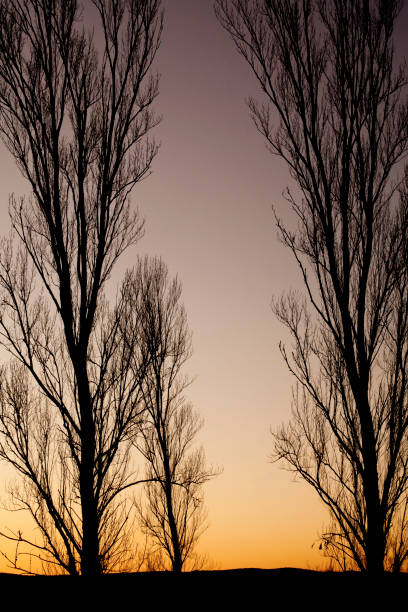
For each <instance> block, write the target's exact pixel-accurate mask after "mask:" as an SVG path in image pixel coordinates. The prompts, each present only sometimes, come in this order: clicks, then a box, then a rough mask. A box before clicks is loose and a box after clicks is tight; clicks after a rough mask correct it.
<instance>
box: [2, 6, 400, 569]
mask: <svg viewBox="0 0 408 612" xmlns="http://www.w3.org/2000/svg"><path fill="white" fill-rule="evenodd" d="M212 5H213V3H212V0H163V6H164V9H165V22H164V32H163V38H162V45H161V48H160V50H159V53H158V57H157V62H156V69H157V70H158V72H159V73H160V74H161V80H160V95H159V98H158V99H157V103H156V111H157V112H158V113H159V114H160V115H162V117H163V119H162V122H161V124H160V126H159V127H158V128H157V129H156V130H155V137H156V138H157V140H159V141H160V142H161V148H160V151H159V154H158V157H157V158H156V160H155V162H154V164H153V172H152V174H151V176H149V177H148V178H147V179H146V180H144V181H143V183H141V184H139V185H137V186H136V188H135V189H134V191H133V193H132V201H133V202H134V203H135V205H138V206H139V207H140V210H141V211H142V213H143V215H144V216H145V219H146V231H145V236H144V238H143V239H142V240H141V241H140V242H139V243H138V244H137V245H136V246H135V247H133V248H132V249H131V250H129V251H127V252H126V254H125V255H124V256H122V258H121V259H120V261H119V263H118V264H117V266H116V268H115V270H114V274H113V276H112V279H111V286H112V288H113V287H115V286H116V284H117V283H119V282H120V280H121V278H122V276H123V273H124V271H125V269H126V268H127V267H130V266H132V264H133V263H134V261H135V257H136V255H137V254H141V255H143V254H150V255H160V256H161V257H162V258H163V260H164V261H165V262H166V264H167V265H168V267H169V272H170V274H171V275H172V276H174V275H176V274H177V275H178V277H179V278H180V280H181V282H182V286H183V302H184V304H185V307H186V311H187V315H188V319H189V326H190V328H191V330H192V332H193V347H194V354H193V356H192V358H191V359H190V361H189V362H188V364H187V367H186V373H187V374H189V375H190V376H191V377H193V378H194V382H193V383H192V384H191V387H190V388H189V390H188V397H189V399H190V400H191V401H192V403H193V405H194V407H195V409H196V410H197V411H198V412H199V413H200V415H201V416H202V417H203V418H204V421H205V424H204V428H203V430H202V432H201V434H200V436H199V439H198V440H197V442H198V443H202V444H203V446H204V448H205V452H206V456H207V460H208V462H209V463H210V464H212V465H214V466H219V467H222V468H223V472H222V474H221V475H220V476H218V477H217V478H216V479H214V480H213V481H212V482H211V483H209V484H208V485H206V490H205V499H206V507H207V510H208V523H209V528H208V530H207V531H206V533H205V534H204V535H203V536H202V538H201V540H200V546H199V549H200V551H201V552H203V553H206V554H208V557H209V558H210V560H211V561H212V562H213V563H214V567H217V568H221V569H227V568H235V567H264V568H273V567H282V566H297V567H310V568H317V567H320V566H321V565H322V563H324V559H323V558H322V555H321V553H320V552H319V551H318V550H317V546H315V547H314V548H312V544H313V543H315V542H316V541H317V539H318V536H319V532H320V531H321V529H322V528H323V527H324V525H325V524H326V523H327V514H326V511H325V508H324V507H323V506H322V504H321V503H320V502H319V500H318V498H317V495H316V494H315V493H314V491H313V490H312V489H310V488H309V487H307V486H306V485H305V484H303V483H302V482H298V481H296V482H295V481H294V477H293V474H291V473H289V472H286V471H284V470H283V469H282V467H281V466H279V465H272V464H271V463H270V461H269V458H268V456H269V454H270V453H271V451H272V436H271V433H270V431H271V429H272V430H273V429H275V428H276V427H278V426H279V425H280V424H281V423H282V422H283V421H287V420H288V419H289V417H290V403H291V378H290V375H289V373H288V372H287V369H286V367H285V364H284V363H283V360H282V358H281V355H280V352H279V348H278V343H279V341H280V340H283V341H288V337H287V335H286V332H285V330H284V329H283V328H282V327H281V325H280V324H279V323H278V321H277V320H276V319H275V318H274V315H273V313H272V311H271V308H270V303H271V300H272V297H273V296H275V297H278V296H280V295H281V294H282V293H283V292H285V291H287V290H289V289H291V288H298V289H299V290H301V289H302V285H301V281H300V277H299V274H298V270H297V268H296V266H295V263H294V262H293V260H292V258H291V254H290V253H289V252H288V251H287V250H286V249H285V248H284V247H283V246H282V245H281V244H280V242H279V240H278V238H277V231H276V228H275V224H274V218H273V214H272V206H274V207H275V209H276V211H277V213H278V215H280V216H282V217H283V218H284V219H286V220H287V221H288V222H289V223H290V222H291V217H290V214H289V212H288V209H287V203H286V202H285V200H284V198H283V197H282V192H283V191H284V190H285V188H286V187H287V186H288V185H289V186H290V185H291V179H290V177H289V175H288V172H287V169H286V166H285V164H284V162H283V161H281V160H280V159H279V158H277V157H274V156H272V155H271V154H270V153H269V152H268V151H267V149H266V146H265V142H264V140H263V138H262V137H261V135H260V134H259V133H258V132H257V131H256V130H255V128H254V126H253V124H252V122H251V119H250V115H249V110H248V107H247V105H246V99H247V98H248V96H250V95H252V96H256V95H258V94H259V92H258V86H257V83H256V81H255V79H254V77H253V76H252V74H251V72H250V69H249V67H248V66H247V65H246V63H245V62H244V60H243V59H242V58H241V57H240V56H239V55H238V54H237V52H236V50H235V48H234V45H233V43H232V41H231V40H230V39H229V37H228V35H227V34H226V32H225V31H223V30H222V28H221V26H220V25H219V24H218V22H217V20H216V18H215V16H214V12H213V6H212ZM407 23H408V8H407V6H405V8H404V10H403V13H402V15H401V17H400V20H399V26H398V31H397V37H396V43H397V49H398V53H399V54H401V55H403V54H406V52H407V46H408V43H407V36H406V28H404V24H407ZM404 30H405V32H404ZM0 147H1V148H0V156H1V164H0V173H1V181H0V224H1V229H2V232H3V233H4V234H7V232H8V227H9V221H8V213H7V206H8V197H9V194H10V193H12V192H14V193H15V194H16V195H22V194H24V193H28V187H27V185H26V183H25V181H24V180H23V179H22V178H21V175H20V174H19V172H18V170H17V168H16V167H15V163H14V161H13V160H12V159H11V157H10V156H9V154H8V152H7V151H6V150H5V148H4V146H3V145H1V144H0ZM292 187H294V186H293V184H292ZM3 354H4V353H2V355H3ZM0 473H2V474H4V479H3V480H6V479H8V478H10V476H11V472H10V471H9V470H7V471H6V469H5V468H3V467H2V466H1V465H0ZM4 499H5V498H4ZM17 519H19V520H20V517H16V516H10V514H9V513H7V512H5V511H1V512H0V530H3V529H4V528H5V527H6V526H7V525H18V520H17ZM21 520H22V519H21ZM1 546H2V544H1V542H0V549H1ZM4 567H5V566H4V563H3V562H2V561H1V560H0V570H1V569H3V568H4Z"/></svg>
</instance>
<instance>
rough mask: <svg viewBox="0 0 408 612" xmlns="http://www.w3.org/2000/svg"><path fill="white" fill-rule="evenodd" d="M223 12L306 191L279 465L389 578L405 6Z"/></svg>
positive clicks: (401, 521) (400, 382)
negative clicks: (400, 25)
mask: <svg viewBox="0 0 408 612" xmlns="http://www.w3.org/2000/svg"><path fill="white" fill-rule="evenodd" d="M215 6H216V12H217V15H218V19H219V21H220V22H221V24H222V25H223V26H224V28H225V29H226V30H227V31H228V32H229V33H230V35H231V36H232V38H233V40H234V42H235V44H236V46H237V49H238V51H239V52H240V53H241V55H242V56H243V57H244V58H245V59H246V61H247V62H248V63H249V65H250V66H251V68H252V70H253V72H254V74H255V75H256V77H257V79H258V81H259V84H260V86H261V89H262V91H263V93H264V94H265V97H266V103H265V104H263V105H260V104H258V103H257V102H256V101H254V100H251V101H250V109H251V112H252V117H253V119H254V122H255V125H256V127H257V128H258V130H259V131H260V132H261V134H263V136H264V137H265V138H266V139H267V142H268V145H269V147H270V150H271V152H272V153H273V154H276V155H278V156H280V157H282V158H283V159H284V160H286V162H287V164H288V167H289V169H290V172H291V176H292V177H293V179H294V180H295V182H296V184H297V188H298V193H297V194H296V195H295V194H294V193H290V192H289V191H288V192H287V200H288V202H289V205H290V207H291V209H292V210H293V211H294V213H295V215H296V217H297V220H298V229H297V231H291V230H290V229H288V228H287V227H285V225H284V224H283V223H282V222H281V221H280V220H278V221H277V223H278V228H279V231H280V236H281V238H282V240H283V242H284V244H286V245H287V246H288V247H289V249H290V250H291V251H292V253H293V255H294V257H295V259H296V261H297V263H298V265H299V268H300V271H301V275H302V278H303V281H304V285H305V289H306V296H307V299H305V300H303V299H302V298H301V297H300V296H298V295H296V294H294V293H290V294H289V295H288V296H287V297H285V298H282V299H281V300H279V301H277V302H275V304H274V310H275V312H276V314H277V316H278V318H279V319H280V320H281V321H282V322H283V323H284V324H285V325H286V326H287V328H288V329H289V331H290V333H291V335H292V337H293V340H294V344H293V347H292V348H291V350H290V351H287V350H286V349H285V347H284V346H282V347H281V350H282V354H283V357H284V359H285V361H286V363H287V365H288V367H289V370H290V371H291V373H292V374H293V375H294V377H295V379H296V387H295V389H294V394H293V417H292V420H291V422H290V423H289V424H288V425H286V426H283V427H282V428H281V429H280V430H279V431H277V432H276V433H275V434H274V440H275V452H274V457H275V458H278V459H283V460H284V461H285V462H286V465H287V466H288V467H289V469H291V470H294V471H295V472H296V473H297V474H299V475H300V476H301V477H302V478H303V479H305V480H306V482H308V483H309V484H311V485H312V486H313V487H314V488H315V490H316V491H317V493H318V495H319V496H320V498H321V499H322V500H323V501H324V503H325V504H327V506H328V508H329V510H330V514H331V517H332V519H333V521H334V529H333V530H332V531H331V532H330V533H326V534H324V536H323V540H324V541H325V544H326V546H328V547H329V549H330V547H331V554H333V555H335V556H336V555H339V558H340V557H342V558H344V557H346V558H347V559H349V560H351V561H352V563H354V564H356V565H357V566H358V567H359V568H360V569H361V570H367V571H369V572H374V573H376V572H381V571H383V568H384V563H385V562H387V563H390V564H391V565H392V564H394V566H395V563H397V565H399V566H401V562H402V561H403V560H404V559H405V558H406V554H407V552H406V551H407V533H406V512H405V507H406V506H405V504H406V497H407V480H408V471H407V468H408V463H407V462H408V448H407V425H408V406H407V400H408V396H407V376H406V372H407V357H408V354H407V349H408V344H407V338H408V318H407V312H408V310H407V306H408V294H407V287H408V285H407V246H406V245H407V242H406V240H407V238H406V237H407V197H406V194H405V193H403V191H402V192H400V193H399V190H398V188H397V187H398V185H401V184H402V183H401V176H399V174H398V173H399V171H400V169H401V163H400V162H401V160H402V159H403V157H404V156H405V155H406V153H407V136H408V134H407V127H408V113H407V103H406V97H405V87H406V80H407V78H406V73H405V68H404V67H401V68H397V67H395V65H394V63H395V62H394V56H393V44H392V36H393V28H394V24H395V20H396V19H397V16H398V14H399V11H400V8H401V2H400V1H399V0H391V1H389V2H383V1H381V0H355V1H354V0H353V1H351V0H330V1H328V2H323V1H319V0H302V1H301V2H298V1H297V0H216V5H215ZM275 120H276V122H277V127H276V129H275V128H274V126H273V123H274V122H275ZM310 307H311V309H310ZM397 549H398V550H397ZM390 557H391V558H390Z"/></svg>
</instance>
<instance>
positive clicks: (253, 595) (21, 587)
mask: <svg viewBox="0 0 408 612" xmlns="http://www.w3.org/2000/svg"><path fill="white" fill-rule="evenodd" d="M0 589H1V593H2V596H3V603H4V598H5V596H7V595H8V596H11V601H10V604H11V605H9V606H7V607H8V608H10V609H14V610H20V609H22V608H23V607H24V608H25V607H26V606H27V604H30V607H31V605H34V609H35V608H36V607H37V606H36V605H35V604H37V605H38V604H40V606H41V608H40V609H55V608H56V607H58V608H60V607H62V608H66V607H69V608H73V607H74V606H75V609H77V610H81V609H89V610H94V609H97V610H110V609H113V610H114V611H115V612H116V610H118V611H119V610H122V609H125V610H126V611H127V610H138V609H140V610H143V611H144V612H145V611H146V612H147V611H150V610H151V611H155V610H161V609H163V608H165V607H167V605H168V604H169V603H170V602H171V603H172V604H173V605H172V606H171V607H172V609H183V610H185V609H187V610H197V609H201V608H203V607H204V608H205V609H206V610H210V611H212V610H225V611H229V610H241V609H242V610H271V609H273V610H285V611H286V610H288V611H291V610H303V609H305V610H307V609H310V608H312V609H315V610H319V609H322V610H327V609H329V610H330V609H339V608H341V609H344V610H347V612H348V611H349V610H364V611H365V610H367V609H368V610H370V609H374V610H375V609H377V605H378V609H381V608H383V609H392V607H393V603H394V602H398V601H404V602H405V603H406V602H407V600H408V574H399V575H390V574H385V575H384V576H381V577H380V578H377V579H375V580H374V579H372V578H369V577H367V576H365V575H362V574H359V573H354V572H350V573H344V574H342V573H337V572H316V571H312V570H300V569H294V568H282V569H273V570H262V569H241V570H219V571H208V572H205V571H199V572H191V573H184V574H181V575H174V574H172V573H170V572H151V573H138V574H111V575H105V576H102V577H101V578H99V579H96V580H92V581H91V580H87V579H84V578H81V577H78V578H73V577H69V576H35V577H29V576H17V575H12V574H0ZM7 599H8V597H7ZM84 599H85V601H86V600H87V602H89V603H85V602H84ZM383 599H384V600H385V601H386V603H387V605H386V607H385V608H384V607H383V606H382V604H381V603H380V601H382V600H383ZM80 602H81V603H85V605H86V608H82V606H81V605H79V607H78V604H79V603H80ZM372 602H376V603H377V605H375V604H374V605H373V603H372ZM129 603H130V604H131V605H129ZM13 604H14V605H13ZM174 604H175V606H174ZM367 604H368V605H367ZM370 604H371V605H370ZM404 607H405V606H404Z"/></svg>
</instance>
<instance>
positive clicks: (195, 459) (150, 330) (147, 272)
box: [128, 258, 216, 572]
mask: <svg viewBox="0 0 408 612" xmlns="http://www.w3.org/2000/svg"><path fill="white" fill-rule="evenodd" d="M128 282H129V287H130V286H133V287H134V289H133V291H132V289H130V288H128V294H129V295H132V294H135V295H137V296H138V304H135V309H136V310H139V312H140V314H139V317H138V319H139V320H140V327H141V332H140V333H141V338H140V345H141V347H142V349H141V354H142V355H145V356H146V362H147V363H148V367H147V370H146V373H145V375H144V377H143V382H142V387H141V393H142V397H143V407H144V410H145V412H144V415H145V419H144V421H143V425H142V429H141V432H140V434H139V435H138V436H137V438H136V442H135V444H136V446H137V448H138V449H139V451H140V452H141V453H142V455H143V457H144V458H145V460H146V474H145V481H146V484H145V485H144V487H145V500H144V502H139V503H138V505H137V509H138V516H139V522H140V525H141V528H142V531H143V532H144V533H145V534H146V535H147V536H148V537H149V539H150V541H151V542H152V544H153V549H154V550H156V552H158V553H164V554H165V556H167V557H168V559H169V560H170V562H171V567H172V569H173V571H175V572H181V571H182V569H183V567H184V566H185V564H186V562H187V561H188V560H191V558H192V556H193V552H194V547H195V544H196V542H197V540H198V538H199V536H200V535H201V533H202V532H203V530H204V528H205V513H204V510H203V491H202V488H203V484H204V483H205V482H207V481H208V480H209V479H210V478H212V477H214V476H215V475H216V472H215V471H214V470H212V469H210V468H208V467H207V466H206V462H205V457H204V452H203V449H202V448H199V449H195V450H191V446H192V444H193V442H194V439H195V437H196V434H197V432H198V431H199V429H200V428H201V427H202V421H201V420H200V419H199V417H198V415H197V414H196V413H195V412H194V411H193V409H192V407H191V405H190V404H188V403H186V401H185V398H184V390H185V388H186V386H187V385H188V384H189V381H188V380H187V379H186V378H184V377H183V376H182V372H181V371H182V368H183V365H184V364H185V362H186V360H187V359H188V358H189V356H190V354H191V339H190V332H189V330H188V326H187V319H186V313H185V310H184V307H183V305H182V304H181V303H180V296H181V286H180V283H179V282H178V280H177V279H174V280H172V281H170V280H169V278H168V272H167V268H166V266H165V265H164V263H163V262H162V261H161V260H160V259H157V258H155V259H148V258H145V259H143V260H139V262H138V265H137V267H136V268H135V269H134V271H133V273H132V274H131V275H129V277H128ZM139 370H140V366H137V367H136V371H139Z"/></svg>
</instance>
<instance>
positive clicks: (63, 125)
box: [0, 0, 162, 575]
mask: <svg viewBox="0 0 408 612" xmlns="http://www.w3.org/2000/svg"><path fill="white" fill-rule="evenodd" d="M90 6H93V9H94V10H95V20H96V21H95V24H94V25H95V28H96V35H98V33H101V34H102V43H101V45H102V48H101V49H96V48H95V42H94V37H93V34H92V33H91V32H90V31H88V30H87V28H86V26H84V24H83V23H82V22H81V19H82V12H81V10H80V8H79V5H78V3H77V2H76V0H29V1H24V2H23V1H21V0H7V1H2V2H1V3H0V132H1V135H2V138H3V141H4V142H5V144H6V145H7V147H8V149H9V151H10V152H11V154H12V155H13V156H14V158H15V160H16V162H17V164H18V166H19V168H20V169H21V171H22V173H23V175H24V176H25V177H26V179H27V180H28V182H29V184H30V187H31V189H32V196H31V197H30V199H29V200H26V199H16V198H15V197H12V198H11V200H10V211H11V219H12V227H13V232H14V234H17V236H18V238H19V240H20V243H21V247H22V250H21V251H19V252H18V253H14V254H13V248H12V245H11V243H10V242H5V243H4V244H3V247H2V252H1V258H0V286H1V290H2V312H1V319H0V331H1V342H2V343H3V345H4V346H6V348H7V349H8V350H9V351H10V353H11V354H12V355H13V356H14V358H15V359H16V360H17V361H18V362H20V363H21V364H23V366H24V367H25V368H27V370H28V371H29V372H30V373H31V382H29V381H27V380H26V378H25V376H24V375H23V374H22V373H21V372H20V370H18V369H15V368H14V366H13V368H14V369H12V371H11V372H9V373H8V374H7V373H6V372H4V373H3V380H2V401H3V403H2V420H1V428H2V433H3V442H2V444H3V446H2V456H3V458H4V459H6V460H10V461H11V462H12V463H13V464H14V465H15V466H16V467H17V469H19V470H20V472H22V473H23V475H24V476H25V479H26V483H27V482H28V487H29V488H30V487H31V491H34V493H33V495H34V498H35V502H34V506H33V505H31V506H30V507H29V509H30V511H31V514H32V515H33V517H34V519H35V520H36V522H37V524H38V526H39V527H40V530H41V531H42V533H43V536H44V538H45V547H46V550H47V555H48V554H51V557H53V558H54V560H55V561H56V562H57V563H59V564H60V565H61V566H62V567H63V568H65V570H66V571H69V572H71V573H76V572H77V573H82V574H84V575H95V574H99V573H100V572H102V571H105V570H106V569H107V567H108V566H109V564H110V559H112V555H113V551H114V549H115V546H116V545H117V544H118V542H119V539H120V534H121V532H122V523H121V519H120V516H119V515H118V514H117V512H115V511H114V508H115V502H114V500H118V499H119V497H120V492H121V491H122V490H123V489H124V487H126V486H128V485H129V480H128V478H127V476H128V472H127V470H126V468H127V461H128V452H127V445H128V443H129V436H130V434H131V430H132V428H133V427H134V424H135V422H136V421H137V419H138V413H139V409H140V407H139V403H138V390H137V385H138V383H139V377H136V378H135V376H134V372H132V376H131V377H129V371H128V370H127V369H126V368H127V366H129V364H130V355H131V352H132V350H133V348H134V347H135V346H136V337H135V334H133V335H131V336H130V337H125V336H124V335H123V334H121V333H120V330H121V329H123V328H124V325H123V324H122V323H123V314H124V310H126V300H125V301H124V302H122V303H118V305H117V306H116V307H115V308H109V307H108V306H107V304H106V303H105V302H104V298H103V287H104V285H105V283H106V281H107V279H108V278H109V276H110V274H111V271H112V269H113V266H114V264H115V262H116V260H117V259H118V257H120V255H121V254H122V253H123V252H124V250H125V249H126V248H128V247H129V246H130V245H132V244H134V243H135V242H136V241H137V240H138V239H139V238H140V236H141V234H142V229H143V223H142V221H141V220H140V218H139V217H138V215H137V213H135V212H132V211H131V209H130V204H129V194H130V192H131V190H132V189H133V187H134V186H135V184H136V183H137V182H138V181H139V180H140V179H141V178H142V177H144V176H146V175H147V174H148V172H149V168H150V166H151V163H152V160H153V158H154V157H155V155H156V152H157V146H156V145H155V144H154V142H153V141H151V140H149V139H148V137H147V134H148V132H149V131H150V129H151V128H152V127H153V126H154V125H155V124H156V122H157V120H156V119H155V117H154V115H153V114H152V111H151V105H152V102H153V101H154V99H155V97H156V96H157V91H158V90H157V87H158V82H157V78H156V77H155V76H150V72H151V66H152V62H153V59H154V57H155V54H156V51H157V48H158V45H159V42H160V35H161V30H162V16H161V13H160V0H109V2H107V1H105V0H93V1H92V4H91V5H90ZM95 40H96V38H95ZM126 316H130V315H129V313H127V314H126ZM135 329H136V328H135ZM128 330H129V327H128ZM20 383H21V385H22V387H21V388H20V386H19V385H20ZM33 385H34V387H33ZM32 394H34V395H32ZM33 398H34V399H33ZM34 407H35V410H34ZM42 410H43V411H44V414H45V415H46V416H45V417H44V421H43V422H40V421H39V420H38V419H39V418H40V415H41V414H42ZM32 419H34V421H35V423H36V425H35V427H33V426H32ZM37 430H38V431H37ZM51 433H52V434H53V436H52V439H53V440H54V442H53V444H52V445H51V446H49V444H48V442H47V441H48V440H50V438H51V435H50V434H51ZM55 435H56V436H57V439H56V438H55ZM41 442H42V443H41ZM10 448H11V449H12V450H11V454H10ZM55 453H57V454H56V455H55ZM55 466H57V472H58V471H59V472H60V473H59V476H58V475H56V473H55V471H53V467H55ZM24 486H25V485H24ZM29 493H30V492H29ZM30 494H31V493H30ZM23 504H27V497H26V496H25V495H24V492H23ZM114 525H115V527H114ZM107 526H109V530H107ZM54 533H57V535H58V544H56V543H55V539H54V537H53V534H54ZM61 551H62V552H61ZM113 556H114V555H113ZM48 558H49V557H48Z"/></svg>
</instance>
